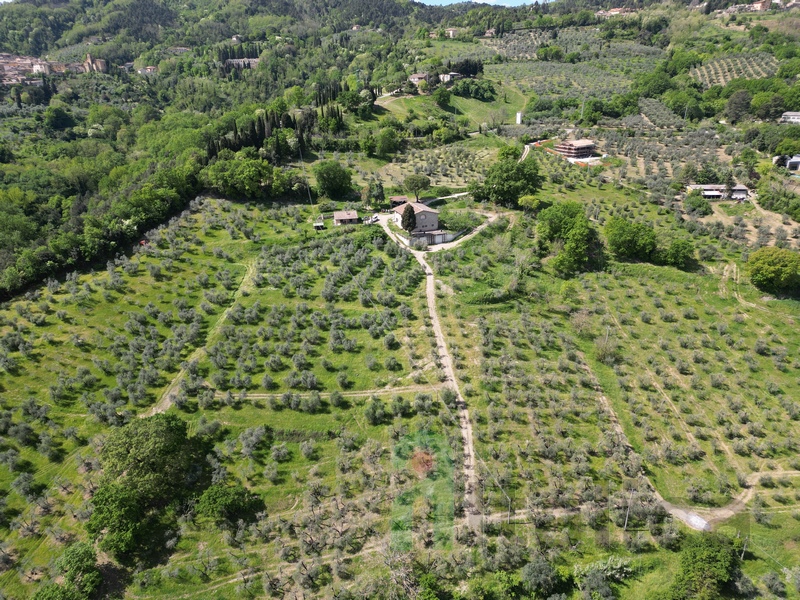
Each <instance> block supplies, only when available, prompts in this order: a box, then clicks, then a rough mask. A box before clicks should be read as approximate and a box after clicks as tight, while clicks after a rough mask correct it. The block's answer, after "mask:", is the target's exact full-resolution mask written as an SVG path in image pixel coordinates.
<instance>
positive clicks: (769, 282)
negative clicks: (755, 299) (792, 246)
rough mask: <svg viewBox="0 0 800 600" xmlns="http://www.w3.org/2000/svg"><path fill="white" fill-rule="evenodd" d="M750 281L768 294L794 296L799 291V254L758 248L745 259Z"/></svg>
mask: <svg viewBox="0 0 800 600" xmlns="http://www.w3.org/2000/svg"><path fill="white" fill-rule="evenodd" d="M747 270H748V271H749V273H750V281H752V282H753V285H755V286H756V287H758V288H761V289H762V290H765V291H768V292H776V293H789V294H794V293H797V292H798V289H800V254H798V253H797V252H794V251H792V250H788V249H786V248H776V247H774V246H767V247H764V248H759V249H758V250H756V251H755V252H753V253H752V254H751V255H750V256H749V257H748V259H747Z"/></svg>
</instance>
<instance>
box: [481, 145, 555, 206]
mask: <svg viewBox="0 0 800 600" xmlns="http://www.w3.org/2000/svg"><path fill="white" fill-rule="evenodd" d="M542 181H543V179H542V176H541V175H540V174H539V165H538V163H537V162H536V160H535V159H534V158H532V157H528V158H526V159H525V160H524V161H522V162H517V161H516V160H511V159H505V160H501V161H499V162H497V163H495V164H493V165H492V166H491V167H489V170H488V171H487V173H486V178H485V179H484V181H483V183H481V184H478V183H472V184H470V186H469V191H470V192H471V193H472V197H473V198H474V199H475V200H476V201H477V202H494V203H495V204H498V205H500V206H506V207H508V208H519V199H520V197H521V196H524V195H532V194H535V193H536V192H538V191H539V189H541V187H542Z"/></svg>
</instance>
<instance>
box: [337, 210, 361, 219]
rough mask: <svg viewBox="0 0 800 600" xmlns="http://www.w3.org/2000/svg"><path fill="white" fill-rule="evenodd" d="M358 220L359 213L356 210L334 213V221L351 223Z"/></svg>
mask: <svg viewBox="0 0 800 600" xmlns="http://www.w3.org/2000/svg"><path fill="white" fill-rule="evenodd" d="M357 218H358V213H357V212H356V211H354V210H336V211H333V220H334V221H351V220H353V219H357Z"/></svg>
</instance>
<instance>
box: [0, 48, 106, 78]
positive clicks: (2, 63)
mask: <svg viewBox="0 0 800 600" xmlns="http://www.w3.org/2000/svg"><path fill="white" fill-rule="evenodd" d="M107 71H108V65H107V64H106V61H105V60H103V59H102V58H94V57H92V55H91V54H87V55H86V60H84V61H83V62H82V63H58V62H50V61H46V60H42V59H40V58H36V57H34V56H16V55H14V54H4V53H0V84H2V85H15V84H20V83H24V84H28V85H37V84H40V83H41V76H42V75H50V74H51V73H106V72H107Z"/></svg>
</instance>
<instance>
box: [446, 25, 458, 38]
mask: <svg viewBox="0 0 800 600" xmlns="http://www.w3.org/2000/svg"><path fill="white" fill-rule="evenodd" d="M444 32H445V34H446V35H447V37H449V38H450V39H453V38H454V37H456V36H457V35H458V29H456V28H455V27H449V28H447V29H445V30H444Z"/></svg>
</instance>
